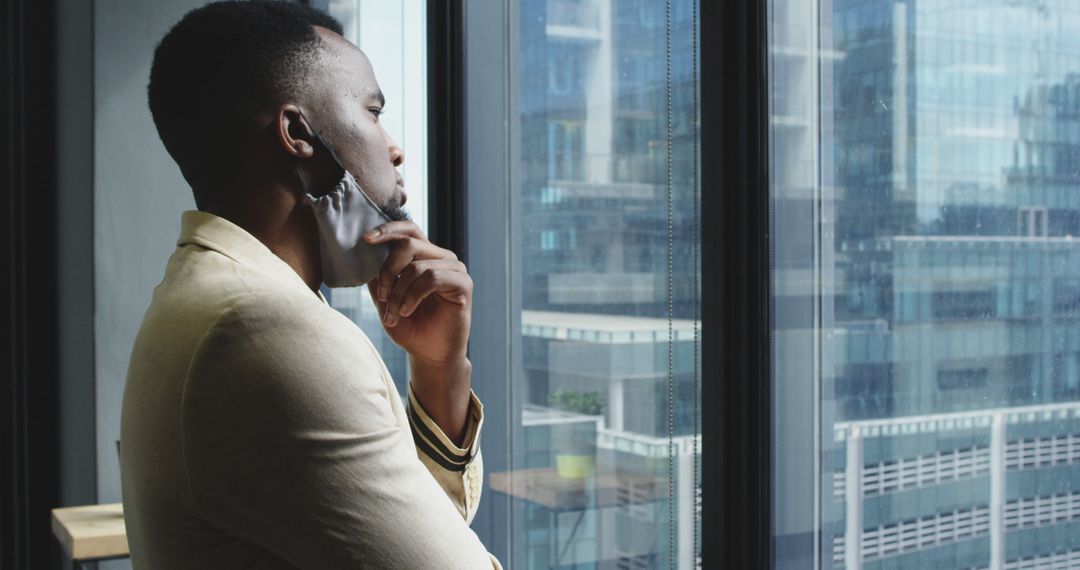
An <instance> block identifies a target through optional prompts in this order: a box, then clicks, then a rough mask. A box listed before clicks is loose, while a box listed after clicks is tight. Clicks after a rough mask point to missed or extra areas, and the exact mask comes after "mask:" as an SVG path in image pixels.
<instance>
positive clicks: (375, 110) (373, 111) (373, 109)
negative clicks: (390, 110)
mask: <svg viewBox="0 0 1080 570" xmlns="http://www.w3.org/2000/svg"><path fill="white" fill-rule="evenodd" d="M368 111H371V114H372V115H375V118H376V119H378V118H379V116H380V115H382V114H383V111H382V109H380V108H378V107H371V108H370V109H368Z"/></svg>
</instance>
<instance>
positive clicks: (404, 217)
mask: <svg viewBox="0 0 1080 570" xmlns="http://www.w3.org/2000/svg"><path fill="white" fill-rule="evenodd" d="M382 211H383V213H384V214H386V217H388V218H390V219H391V220H393V221H395V222H407V221H409V220H411V219H412V216H410V215H409V212H408V210H406V209H405V208H404V207H403V206H383V207H382Z"/></svg>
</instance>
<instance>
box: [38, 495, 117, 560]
mask: <svg viewBox="0 0 1080 570" xmlns="http://www.w3.org/2000/svg"><path fill="white" fill-rule="evenodd" d="M52 529H53V534H54V535H55V536H56V539H57V540H59V541H60V545H61V546H63V547H64V551H65V552H67V554H68V556H70V557H71V560H72V563H73V565H74V567H75V568H78V567H79V566H80V565H81V564H82V563H83V562H91V561H97V560H110V559H114V558H127V557H128V543H127V530H126V529H125V528H124V508H123V506H122V505H121V504H120V503H112V504H108V505H88V506H85V507H65V508H61V509H53V511H52Z"/></svg>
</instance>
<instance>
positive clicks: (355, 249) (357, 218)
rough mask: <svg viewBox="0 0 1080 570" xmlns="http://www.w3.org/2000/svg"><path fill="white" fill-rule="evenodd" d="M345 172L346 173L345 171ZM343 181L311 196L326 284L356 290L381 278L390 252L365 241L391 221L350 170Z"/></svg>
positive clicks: (385, 246) (309, 198) (387, 247)
mask: <svg viewBox="0 0 1080 570" xmlns="http://www.w3.org/2000/svg"><path fill="white" fill-rule="evenodd" d="M343 170H344V169H343ZM344 172H345V174H344V176H342V178H341V181H340V182H338V183H337V184H336V185H335V186H334V189H333V190H331V191H330V192H327V193H326V194H324V195H322V196H319V197H317V198H316V197H315V196H313V195H311V194H310V193H307V194H306V196H307V200H308V203H309V204H311V209H312V210H314V212H315V221H316V223H317V224H318V227H319V251H320V256H321V258H322V276H323V282H324V283H326V285H327V286H328V287H356V286H358V285H363V284H365V283H367V282H369V281H371V280H372V279H374V278H375V277H376V276H377V275H378V274H379V268H381V267H382V264H383V262H384V261H386V256H387V255H388V254H389V253H390V248H389V246H388V245H386V244H377V245H372V244H369V243H367V242H366V241H364V240H363V236H364V234H365V233H367V231H368V230H371V229H373V228H375V227H377V226H380V225H382V224H384V223H386V222H389V221H390V218H389V217H387V215H386V214H384V213H383V211H382V210H381V209H379V207H378V206H377V205H376V204H375V203H374V202H373V201H372V200H371V198H370V197H368V195H367V194H366V193H365V192H364V191H363V190H362V189H361V188H360V185H359V184H357V183H356V179H355V178H353V176H352V174H349V171H348V170H345V171H344Z"/></svg>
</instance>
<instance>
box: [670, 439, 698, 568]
mask: <svg viewBox="0 0 1080 570" xmlns="http://www.w3.org/2000/svg"><path fill="white" fill-rule="evenodd" d="M687 451H689V450H687ZM676 453H678V454H679V455H678V457H676V458H675V461H676V463H675V465H676V466H677V467H678V468H677V469H676V473H677V474H676V477H678V481H677V483H676V487H675V488H676V495H675V496H676V501H677V503H678V509H679V515H678V516H679V519H678V520H679V525H678V530H677V532H678V538H677V539H676V541H677V548H678V549H679V557H678V560H679V562H678V564H679V566H678V567H679V568H681V569H683V570H692V569H693V568H694V563H695V556H694V552H693V550H694V516H695V514H696V513H695V510H696V505H697V501H695V500H694V498H695V497H694V495H695V492H694V456H693V455H692V454H691V453H682V452H681V451H678V452H676Z"/></svg>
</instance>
